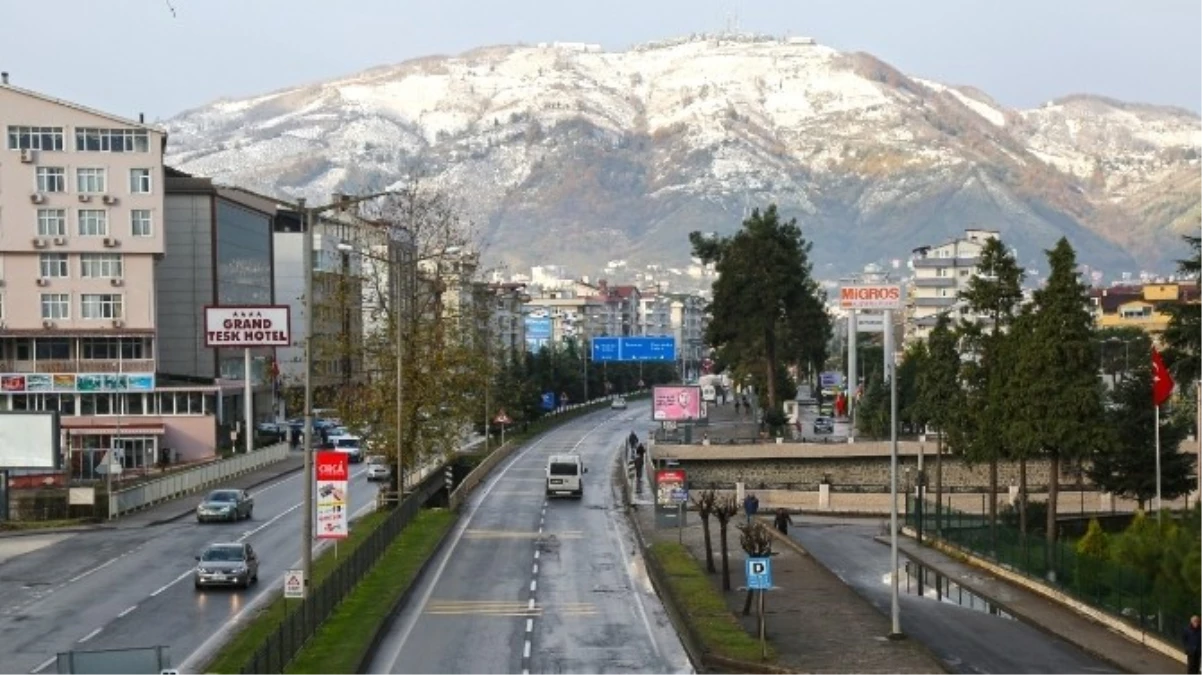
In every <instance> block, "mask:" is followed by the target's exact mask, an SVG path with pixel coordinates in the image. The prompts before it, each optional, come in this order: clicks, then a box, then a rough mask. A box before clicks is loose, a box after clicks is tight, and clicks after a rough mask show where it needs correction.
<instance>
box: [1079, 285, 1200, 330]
mask: <svg viewBox="0 0 1202 675" xmlns="http://www.w3.org/2000/svg"><path fill="white" fill-rule="evenodd" d="M1089 297H1090V303H1091V306H1092V311H1093V315H1094V323H1095V325H1096V326H1097V327H1098V328H1138V329H1140V330H1142V331H1144V332H1146V333H1148V334H1149V335H1151V336H1152V337H1153V339H1154V340H1159V338H1160V336H1161V334H1163V333H1164V331H1165V329H1166V328H1168V326H1169V314H1168V313H1167V312H1165V311H1164V310H1165V306H1166V305H1170V304H1174V303H1177V302H1186V303H1197V302H1199V292H1198V284H1197V283H1196V282H1195V283H1184V284H1182V283H1155V284H1141V285H1133V286H1111V287H1110V288H1092V289H1090V291H1089Z"/></svg>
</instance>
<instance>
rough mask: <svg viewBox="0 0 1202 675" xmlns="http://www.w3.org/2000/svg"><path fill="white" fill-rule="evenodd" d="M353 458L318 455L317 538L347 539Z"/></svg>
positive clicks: (340, 453) (329, 453)
mask: <svg viewBox="0 0 1202 675" xmlns="http://www.w3.org/2000/svg"><path fill="white" fill-rule="evenodd" d="M350 459H351V458H350V455H348V454H346V453H345V452H336V451H325V452H319V453H317V466H316V467H315V470H316V471H317V538H318V539H345V538H346V537H347V535H348V534H349V533H350V528H349V526H348V521H349V515H350V514H349V513H347V512H348V511H349V510H350V503H349V502H350V496H349V495H348V494H347V488H348V485H347V482H348V481H349V480H350V475H351V463H350Z"/></svg>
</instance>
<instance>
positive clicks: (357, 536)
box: [204, 511, 390, 673]
mask: <svg viewBox="0 0 1202 675" xmlns="http://www.w3.org/2000/svg"><path fill="white" fill-rule="evenodd" d="M389 513H390V512H389V511H379V512H373V513H369V514H367V515H365V516H363V517H362V518H359V519H357V520H355V521H354V522H352V523H351V531H350V536H349V537H347V538H346V539H344V540H342V541H341V542H339V543H338V558H335V557H334V547H333V546H331V547H329V548H327V549H326V550H325V551H323V552H322V553H321V555H320V556H318V557H316V558H315V559H314V560H313V580H312V581H310V582H309V588H316V587H317V585H318V584H320V583H321V582H322V580H324V579H325V578H326V577H328V576H330V573H331V572H332V571H333V570H334V568H335V567H337V566H338V562H339V558H346V557H347V556H348V555H350V554H351V553H354V551H355V549H357V548H359V546H360V545H361V544H362V543H363V541H364V540H365V539H367V537H368V536H370V535H371V533H372V532H373V531H375V529H376V528H377V527H379V526H380V524H381V523H383V522H384V519H385V518H387V517H388V514H389ZM268 592H271V591H268ZM293 602H298V601H296V600H294V601H293ZM283 603H284V597H283V594H280V595H279V597H276V598H275V599H274V600H272V601H271V602H270V603H268V605H267V606H266V607H264V608H263V610H262V611H261V612H259V614H258V615H257V616H256V617H255V618H253V619H251V620H250V621H248V622H247V623H246V625H245V626H244V627H243V628H242V630H240V631H239V632H238V634H237V635H235V636H234V638H233V639H232V640H230V641H229V642H228V643H227V644H226V645H225V646H224V647H222V648H221V651H219V652H218V653H217V656H216V657H215V658H214V659H213V661H212V662H211V663H209V665H208V666H207V667H206V668H205V671H204V672H206V673H241V672H242V669H243V668H244V667H246V664H247V662H249V661H250V659H251V657H252V656H254V654H255V651H257V650H258V649H259V647H262V646H263V644H264V643H265V642H266V641H267V637H268V636H269V635H271V634H272V633H273V632H274V631H275V629H276V628H277V627H279V625H280V622H281V620H282V619H283V617H284V604H283ZM331 672H337V671H331ZM347 672H350V671H347Z"/></svg>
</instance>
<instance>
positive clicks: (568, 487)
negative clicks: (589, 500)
mask: <svg viewBox="0 0 1202 675" xmlns="http://www.w3.org/2000/svg"><path fill="white" fill-rule="evenodd" d="M586 473H588V469H586V468H585V466H584V462H583V461H581V459H580V455H551V457H550V458H548V459H547V496H548V497H553V496H555V495H557V494H570V495H572V496H573V497H576V498H577V499H580V498H581V497H583V496H584V474H586Z"/></svg>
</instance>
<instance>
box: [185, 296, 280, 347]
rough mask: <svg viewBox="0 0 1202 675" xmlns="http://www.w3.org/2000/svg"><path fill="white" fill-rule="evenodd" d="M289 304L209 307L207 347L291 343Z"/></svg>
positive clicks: (274, 345) (278, 345)
mask: <svg viewBox="0 0 1202 675" xmlns="http://www.w3.org/2000/svg"><path fill="white" fill-rule="evenodd" d="M290 312H291V308H290V307H289V306H288V305H238V306H228V307H205V346H206V347H234V348H237V347H289V346H291V345H292V337H291V329H292V323H291V318H290V316H291V314H290Z"/></svg>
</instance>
